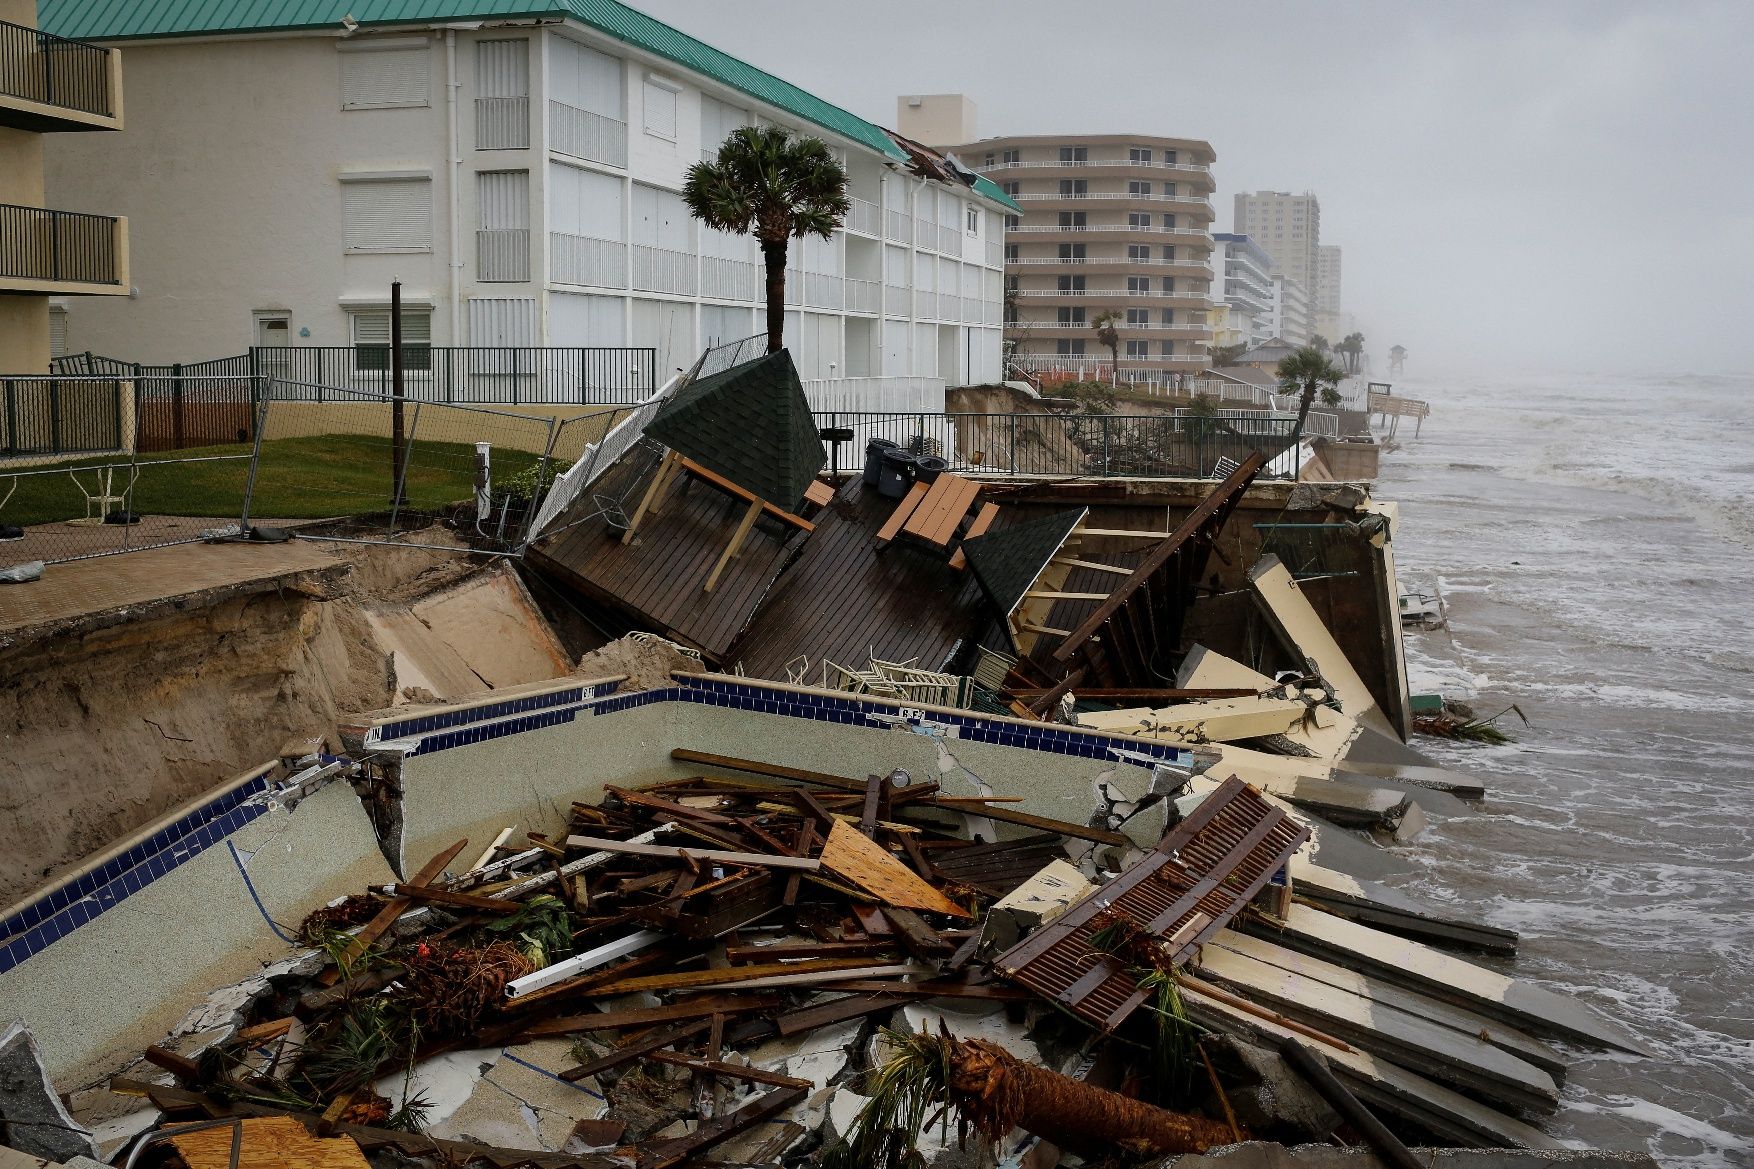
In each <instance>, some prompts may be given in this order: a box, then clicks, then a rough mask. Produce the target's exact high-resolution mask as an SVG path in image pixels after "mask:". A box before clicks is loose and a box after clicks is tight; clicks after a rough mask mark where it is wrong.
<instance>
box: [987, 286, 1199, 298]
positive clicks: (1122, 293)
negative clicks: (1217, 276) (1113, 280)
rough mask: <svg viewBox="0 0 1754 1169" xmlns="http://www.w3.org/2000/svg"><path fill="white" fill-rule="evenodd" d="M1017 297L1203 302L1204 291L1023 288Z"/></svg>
mask: <svg viewBox="0 0 1754 1169" xmlns="http://www.w3.org/2000/svg"><path fill="white" fill-rule="evenodd" d="M1017 295H1018V296H1045V297H1055V298H1062V299H1063V298H1067V297H1071V298H1080V297H1081V298H1085V299H1090V300H1198V301H1205V300H1206V298H1207V295H1208V294H1207V292H1206V290H1205V289H1203V288H1200V289H1187V290H1184V291H1181V292H1163V291H1161V290H1156V291H1150V292H1130V291H1128V290H1127V289H1125V288H1024V289H1019V290H1018V292H1017Z"/></svg>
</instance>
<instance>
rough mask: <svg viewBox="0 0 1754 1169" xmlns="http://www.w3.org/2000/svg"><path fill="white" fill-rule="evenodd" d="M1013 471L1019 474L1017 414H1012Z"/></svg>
mask: <svg viewBox="0 0 1754 1169" xmlns="http://www.w3.org/2000/svg"><path fill="white" fill-rule="evenodd" d="M1011 473H1012V474H1013V475H1015V474H1017V415H1016V414H1013V415H1011Z"/></svg>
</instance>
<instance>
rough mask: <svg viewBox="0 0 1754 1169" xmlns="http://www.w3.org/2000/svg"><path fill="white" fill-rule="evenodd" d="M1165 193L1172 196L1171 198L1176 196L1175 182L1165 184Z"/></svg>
mask: <svg viewBox="0 0 1754 1169" xmlns="http://www.w3.org/2000/svg"><path fill="white" fill-rule="evenodd" d="M1163 193H1164V194H1165V195H1168V196H1170V197H1171V198H1174V197H1175V184H1174V183H1164V184H1163Z"/></svg>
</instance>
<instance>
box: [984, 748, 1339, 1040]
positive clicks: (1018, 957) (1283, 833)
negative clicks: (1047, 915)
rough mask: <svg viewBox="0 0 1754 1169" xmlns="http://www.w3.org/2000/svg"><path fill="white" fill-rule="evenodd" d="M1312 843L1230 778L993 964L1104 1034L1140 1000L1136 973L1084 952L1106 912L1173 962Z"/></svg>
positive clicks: (1115, 961) (1184, 957)
mask: <svg viewBox="0 0 1754 1169" xmlns="http://www.w3.org/2000/svg"><path fill="white" fill-rule="evenodd" d="M1308 838H1309V828H1308V827H1307V826H1305V825H1303V824H1301V823H1299V822H1298V821H1296V820H1293V819H1292V818H1291V817H1289V816H1287V815H1286V814H1285V812H1284V810H1283V809H1281V808H1279V807H1276V806H1274V805H1273V804H1270V803H1268V802H1267V800H1266V799H1265V798H1263V797H1262V796H1261V794H1260V793H1259V792H1257V791H1255V789H1254V788H1252V787H1249V786H1248V785H1247V784H1245V783H1243V782H1242V781H1241V780H1239V779H1235V778H1232V779H1230V780H1228V781H1226V782H1225V783H1224V784H1222V785H1221V786H1220V787H1219V788H1218V790H1217V791H1215V792H1213V793H1212V794H1211V795H1209V796H1207V797H1206V799H1205V800H1203V801H1202V802H1201V804H1200V806H1199V807H1198V808H1197V809H1195V810H1194V812H1193V814H1192V815H1190V816H1189V817H1188V818H1187V819H1185V820H1183V821H1182V822H1181V823H1180V824H1177V825H1176V826H1175V827H1174V828H1173V829H1172V830H1171V831H1170V832H1169V834H1168V835H1167V836H1165V837H1164V838H1163V839H1162V840H1161V841H1160V842H1159V843H1158V845H1157V847H1156V848H1154V849H1152V850H1151V852H1150V853H1148V854H1147V855H1146V856H1145V858H1144V859H1143V860H1141V861H1140V862H1139V863H1138V864H1136V865H1134V866H1133V867H1132V868H1130V869H1128V870H1127V871H1126V872H1124V873H1122V874H1121V875H1120V876H1118V877H1116V878H1115V879H1114V880H1113V881H1111V882H1109V884H1108V885H1106V886H1104V887H1103V888H1102V889H1101V890H1100V891H1098V892H1097V893H1095V894H1094V895H1092V896H1090V897H1087V898H1085V899H1084V900H1083V901H1081V902H1079V903H1078V904H1077V905H1075V906H1074V907H1073V908H1072V909H1071V910H1069V911H1067V913H1066V914H1065V915H1064V916H1062V917H1061V918H1059V919H1058V920H1057V921H1054V922H1052V923H1051V924H1049V925H1046V926H1043V927H1042V928H1041V929H1038V930H1036V931H1035V933H1033V934H1031V935H1030V936H1029V937H1027V938H1025V939H1024V940H1023V941H1022V942H1019V943H1018V944H1017V945H1016V946H1013V947H1012V948H1011V949H1010V950H1008V951H1006V952H1005V953H1004V954H1002V955H1000V957H999V959H998V961H997V963H996V965H997V967H998V969H999V970H1000V972H1001V973H1003V974H1004V975H1005V976H1006V977H1007V978H1009V979H1011V980H1012V981H1013V982H1016V983H1019V984H1021V985H1022V986H1025V987H1028V988H1029V989H1030V990H1032V991H1034V992H1036V993H1037V994H1039V995H1041V996H1042V997H1044V998H1046V999H1048V1000H1050V1001H1052V1002H1054V1003H1057V1004H1058V1005H1060V1006H1062V1007H1064V1008H1065V1009H1066V1010H1068V1011H1071V1012H1072V1013H1073V1014H1075V1015H1077V1016H1078V1017H1079V1018H1081V1019H1083V1020H1085V1021H1086V1022H1088V1023H1089V1024H1091V1025H1092V1026H1094V1027H1097V1028H1099V1029H1101V1030H1103V1031H1112V1030H1113V1029H1114V1028H1116V1027H1118V1026H1119V1025H1120V1024H1121V1022H1122V1021H1124V1020H1125V1019H1126V1017H1127V1016H1128V1015H1130V1014H1132V1013H1133V1011H1134V1010H1135V1009H1136V1008H1137V1007H1138V1006H1139V1004H1140V1003H1142V1002H1144V1001H1145V998H1146V992H1145V991H1142V990H1140V989H1139V987H1138V982H1137V979H1136V977H1135V975H1134V974H1132V973H1131V972H1129V971H1128V969H1127V968H1126V965H1125V964H1124V963H1123V962H1121V961H1120V960H1119V959H1117V958H1115V957H1114V956H1112V955H1110V954H1108V953H1106V952H1104V951H1102V950H1098V949H1094V948H1092V947H1091V946H1090V944H1089V940H1090V936H1091V934H1093V933H1095V932H1096V931H1097V930H1098V929H1099V928H1100V925H1098V924H1093V919H1095V918H1096V917H1097V915H1098V914H1100V913H1101V912H1102V911H1103V910H1105V909H1108V910H1112V911H1114V912H1115V913H1119V914H1121V915H1122V916H1124V917H1126V918H1127V919H1129V920H1130V921H1132V922H1133V923H1134V924H1135V925H1137V926H1139V927H1140V928H1141V929H1142V930H1144V931H1145V932H1146V933H1148V934H1151V935H1153V936H1154V937H1157V938H1160V939H1163V940H1165V941H1167V942H1168V943H1169V945H1170V946H1171V949H1172V954H1173V960H1174V962H1175V963H1176V964H1178V965H1179V964H1181V963H1183V962H1185V961H1186V960H1187V959H1188V957H1189V956H1190V955H1191V954H1192V952H1193V949H1194V947H1195V946H1197V945H1199V944H1200V943H1201V942H1203V941H1205V940H1206V939H1207V938H1209V937H1211V936H1212V935H1213V934H1214V933H1216V932H1217V931H1218V930H1220V929H1222V928H1223V927H1224V926H1225V925H1227V924H1228V923H1229V922H1230V920H1231V919H1232V918H1234V917H1235V916H1236V915H1237V914H1238V913H1239V912H1241V910H1242V907H1243V906H1244V905H1245V904H1247V902H1248V900H1249V898H1251V897H1253V896H1254V895H1255V894H1256V893H1257V892H1259V891H1260V889H1261V887H1262V886H1263V885H1265V884H1266V883H1267V882H1268V881H1269V880H1270V879H1271V878H1272V876H1273V874H1274V873H1275V872H1277V871H1278V870H1279V868H1280V866H1281V865H1283V864H1284V863H1285V862H1286V861H1287V860H1288V859H1289V858H1290V856H1291V854H1292V853H1293V852H1295V851H1297V848H1298V846H1299V845H1301V844H1302V843H1303V842H1304V841H1305V840H1307V839H1308Z"/></svg>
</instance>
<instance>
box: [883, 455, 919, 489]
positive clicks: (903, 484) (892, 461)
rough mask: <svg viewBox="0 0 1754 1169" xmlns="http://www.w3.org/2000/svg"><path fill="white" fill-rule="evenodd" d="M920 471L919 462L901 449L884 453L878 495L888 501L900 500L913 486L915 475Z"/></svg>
mask: <svg viewBox="0 0 1754 1169" xmlns="http://www.w3.org/2000/svg"><path fill="white" fill-rule="evenodd" d="M918 470H919V461H918V460H917V459H915V458H914V456H912V455H910V454H908V453H907V452H906V451H904V450H902V449H901V448H900V447H893V448H891V449H890V450H886V451H884V452H883V458H882V465H881V466H880V467H879V469H878V475H877V494H878V495H881V496H883V497H884V498H886V499H900V498H901V497H902V496H904V495H906V494H907V489H908V488H909V487H911V486H913V482H914V474H915V472H917V471H918Z"/></svg>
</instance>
